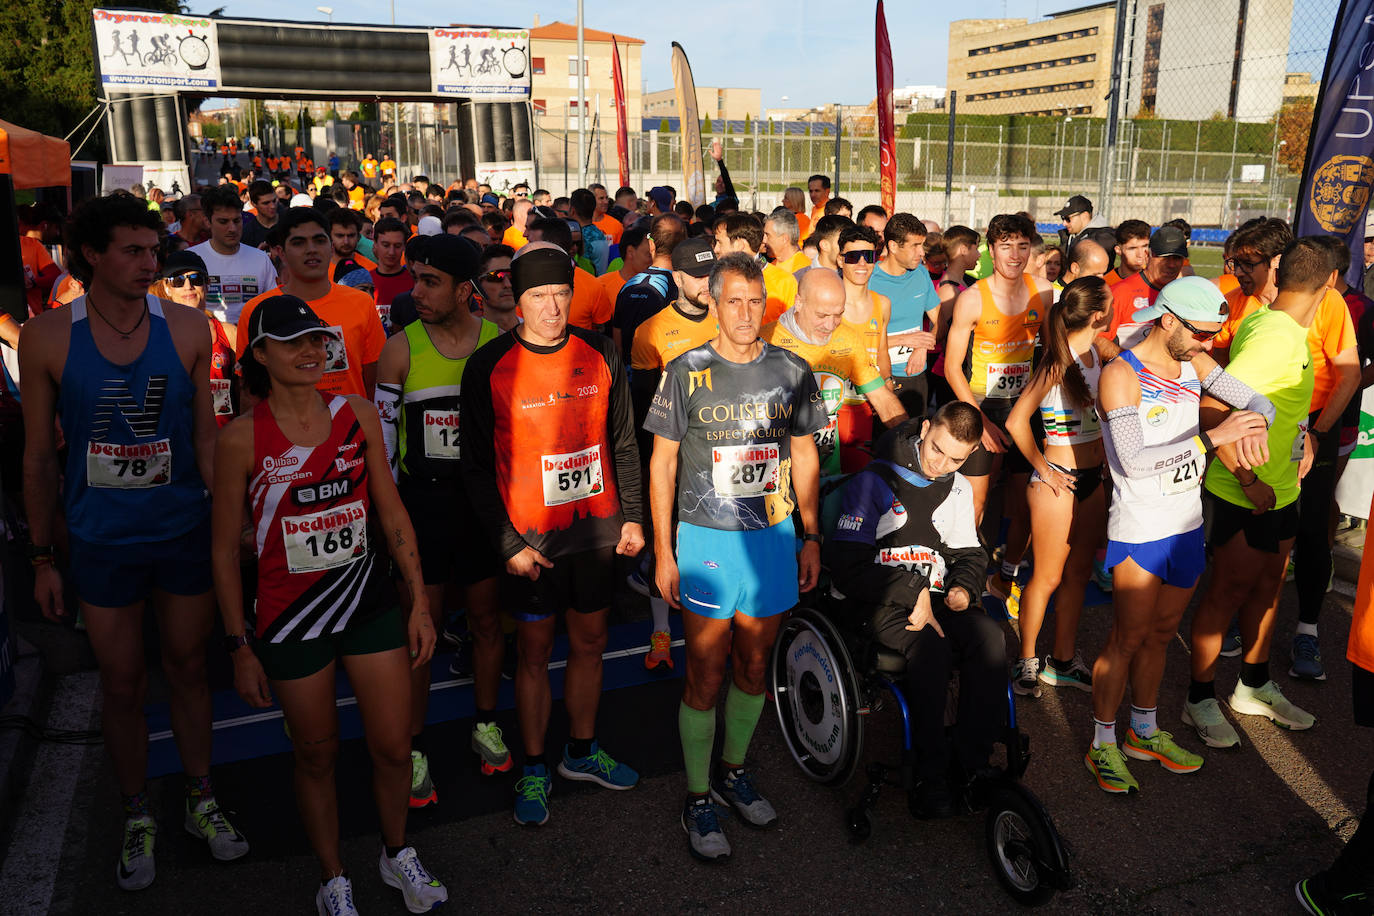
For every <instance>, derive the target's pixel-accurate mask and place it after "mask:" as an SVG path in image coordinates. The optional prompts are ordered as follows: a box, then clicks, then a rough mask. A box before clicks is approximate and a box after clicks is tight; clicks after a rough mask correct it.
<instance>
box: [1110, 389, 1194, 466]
mask: <svg viewBox="0 0 1374 916" xmlns="http://www.w3.org/2000/svg"><path fill="white" fill-rule="evenodd" d="M1107 432H1108V434H1109V435H1110V436H1111V437H1112V448H1113V449H1114V450H1115V451H1116V458H1117V460H1118V461H1120V462H1121V468H1122V470H1124V471H1125V472H1126V476H1127V477H1154V476H1155V475H1157V474H1159V473H1160V472H1161V471H1163V470H1164V469H1165V468H1170V467H1174V466H1175V465H1180V464H1187V463H1188V462H1190V461H1192V460H1194V459H1197V460H1199V461H1201V460H1205V459H1206V457H1207V451H1206V449H1204V448H1203V447H1202V440H1201V439H1199V438H1198V437H1197V436H1194V437H1193V438H1191V439H1189V440H1187V441H1185V442H1175V443H1174V444H1172V445H1152V446H1149V447H1147V446H1146V445H1145V437H1144V435H1142V434H1141V432H1140V408H1139V407H1138V406H1136V405H1134V404H1132V405H1130V406H1127V407H1118V408H1116V410H1112V411H1109V412H1108V413H1107Z"/></svg>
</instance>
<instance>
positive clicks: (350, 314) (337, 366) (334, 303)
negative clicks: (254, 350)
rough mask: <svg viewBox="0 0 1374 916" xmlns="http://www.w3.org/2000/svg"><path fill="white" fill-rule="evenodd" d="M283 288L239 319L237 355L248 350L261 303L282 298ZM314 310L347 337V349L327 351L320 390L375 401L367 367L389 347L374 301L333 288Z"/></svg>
mask: <svg viewBox="0 0 1374 916" xmlns="http://www.w3.org/2000/svg"><path fill="white" fill-rule="evenodd" d="M281 293H282V290H281V287H277V288H275V289H270V290H268V291H267V292H265V293H263V294H262V295H261V296H258V297H257V298H256V299H250V300H249V301H248V302H247V303H246V304H245V305H244V306H243V312H242V313H241V314H240V315H239V323H238V339H237V340H236V341H235V342H234V355H235V356H237V357H242V356H243V354H244V351H245V350H247V349H248V320H249V317H250V316H251V315H252V314H253V310H254V309H255V308H257V307H258V303H260V302H262V301H263V300H264V299H268V298H270V297H272V296H279V295H281ZM309 304H310V307H311V308H312V309H314V310H315V314H316V315H319V316H320V318H321V319H322V320H323V321H324V322H325V323H326V324H329V325H331V326H333V327H334V328H336V329H338V330H339V331H341V332H342V334H343V345H342V346H339V345H338V344H337V343H329V344H327V346H326V348H325V367H324V378H322V379H320V384H319V389H320V391H322V392H324V393H325V394H342V395H349V394H356V395H358V396H359V397H364V398H369V399H370V398H371V397H372V395H371V394H370V393H369V392H368V391H366V390H365V388H364V386H363V366H365V365H367V364H369V363H376V362H377V360H378V359H379V358H380V357H381V355H382V345H383V344H385V343H386V331H384V330H382V319H381V318H379V317H378V316H377V306H376V304H375V303H374V302H373V301H372V297H371V296H369V295H368V294H367V293H365V292H363V291H362V290H358V289H350V288H349V287H347V286H337V285H335V286H331V287H329V292H328V293H326V294H325V295H324V296H322V297H321V298H319V299H311V300H310V302H309Z"/></svg>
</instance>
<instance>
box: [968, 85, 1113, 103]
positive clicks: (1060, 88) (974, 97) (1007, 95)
mask: <svg viewBox="0 0 1374 916" xmlns="http://www.w3.org/2000/svg"><path fill="white" fill-rule="evenodd" d="M1093 82H1094V81H1093V80H1075V81H1073V82H1071V83H1052V84H1050V85H1046V86H1026V87H1024V88H1020V89H1001V90H998V91H995V92H975V93H972V94H971V95H969V96H968V97H967V99H966V101H969V102H987V101H991V100H993V99H1013V98H1019V97H1021V96H1023V95H1044V94H1045V93H1047V92H1072V91H1074V90H1076V89H1091V88H1093Z"/></svg>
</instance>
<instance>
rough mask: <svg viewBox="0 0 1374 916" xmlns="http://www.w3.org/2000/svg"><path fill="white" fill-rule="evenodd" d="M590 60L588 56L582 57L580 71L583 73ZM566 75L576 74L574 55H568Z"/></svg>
mask: <svg viewBox="0 0 1374 916" xmlns="http://www.w3.org/2000/svg"><path fill="white" fill-rule="evenodd" d="M590 61H591V58H589V57H584V58H583V59H582V72H583V73H584V74H585V73H586V72H587V65H588V63H589V62H590ZM568 76H577V58H576V57H569V58H568Z"/></svg>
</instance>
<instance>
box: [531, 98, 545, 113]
mask: <svg viewBox="0 0 1374 916" xmlns="http://www.w3.org/2000/svg"><path fill="white" fill-rule="evenodd" d="M530 104H532V105H533V106H534V113H535V114H548V112H549V103H548V102H547V101H546V100H545V99H532V100H531V102H530Z"/></svg>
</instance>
